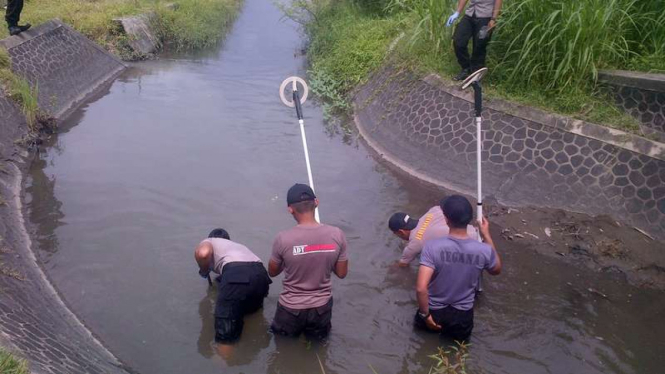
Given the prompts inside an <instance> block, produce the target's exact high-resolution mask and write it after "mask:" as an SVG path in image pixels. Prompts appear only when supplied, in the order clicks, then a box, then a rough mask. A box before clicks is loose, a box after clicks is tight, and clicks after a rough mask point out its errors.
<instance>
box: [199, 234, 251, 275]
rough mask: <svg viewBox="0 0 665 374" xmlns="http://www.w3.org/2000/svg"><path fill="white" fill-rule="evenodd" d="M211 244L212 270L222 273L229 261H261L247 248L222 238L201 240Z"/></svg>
mask: <svg viewBox="0 0 665 374" xmlns="http://www.w3.org/2000/svg"><path fill="white" fill-rule="evenodd" d="M203 243H210V244H211V245H212V251H213V259H214V265H213V268H212V271H214V272H215V273H217V274H222V268H223V267H224V265H226V264H228V263H229V262H261V259H260V258H258V257H257V256H256V255H255V254H254V253H252V251H250V250H249V248H247V247H245V246H244V245H242V244H240V243H236V242H232V241H230V240H226V239H222V238H208V239H205V240H203V241H202V242H201V244H203Z"/></svg>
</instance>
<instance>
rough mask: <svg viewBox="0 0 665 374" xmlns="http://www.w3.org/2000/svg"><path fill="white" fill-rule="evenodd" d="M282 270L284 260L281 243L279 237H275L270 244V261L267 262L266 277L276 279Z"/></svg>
mask: <svg viewBox="0 0 665 374" xmlns="http://www.w3.org/2000/svg"><path fill="white" fill-rule="evenodd" d="M282 270H284V258H283V257H282V241H281V239H280V235H277V236H276V237H275V241H273V242H272V252H271V254H270V261H268V275H270V276H271V277H273V278H274V277H276V276H278V275H280V274H281V273H282Z"/></svg>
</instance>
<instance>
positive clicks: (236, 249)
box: [194, 228, 272, 345]
mask: <svg viewBox="0 0 665 374" xmlns="http://www.w3.org/2000/svg"><path fill="white" fill-rule="evenodd" d="M194 258H195V259H196V263H197V264H198V265H199V275H200V276H201V277H202V278H204V279H207V278H208V277H209V276H210V272H215V273H217V274H220V276H219V277H218V278H217V280H216V281H217V282H218V283H219V293H218V294H217V304H216V305H215V341H216V342H217V343H221V344H222V345H228V344H230V343H233V342H235V341H236V340H238V339H239V338H240V334H241V333H242V329H243V326H244V322H243V317H244V316H245V315H246V314H251V313H254V312H256V311H257V310H259V309H261V308H262V307H263V299H264V298H265V297H266V296H268V290H269V287H270V283H272V281H271V280H270V277H268V273H267V272H266V269H265V267H263V263H262V262H261V259H260V258H258V257H257V256H256V255H255V254H254V253H252V251H250V250H249V249H248V248H247V247H245V246H244V245H242V244H240V243H236V242H233V241H231V238H230V237H229V233H228V232H226V230H224V229H220V228H218V229H214V230H212V231H211V232H210V234H209V235H208V239H205V240H203V241H202V242H201V243H200V244H199V245H198V247H197V248H196V250H195V251H194Z"/></svg>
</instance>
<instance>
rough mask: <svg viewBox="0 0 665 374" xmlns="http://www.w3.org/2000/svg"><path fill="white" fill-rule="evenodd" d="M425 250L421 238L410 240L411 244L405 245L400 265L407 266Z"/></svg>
mask: <svg viewBox="0 0 665 374" xmlns="http://www.w3.org/2000/svg"><path fill="white" fill-rule="evenodd" d="M422 250H423V242H422V241H420V240H410V241H409V244H407V245H406V247H404V251H402V257H401V258H400V259H399V262H398V265H399V267H407V266H409V264H410V263H411V261H413V260H414V259H415V258H416V256H418V255H419V254H420V252H422Z"/></svg>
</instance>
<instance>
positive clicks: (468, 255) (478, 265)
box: [415, 195, 501, 341]
mask: <svg viewBox="0 0 665 374" xmlns="http://www.w3.org/2000/svg"><path fill="white" fill-rule="evenodd" d="M441 209H443V214H444V215H445V217H446V223H447V224H448V226H449V227H450V234H449V235H448V236H447V237H444V238H440V239H434V240H430V241H428V242H427V243H425V247H424V248H423V252H422V255H421V256H420V268H419V269H418V280H417V281H416V296H417V299H418V311H417V312H416V316H415V324H416V326H419V327H422V328H427V329H429V330H432V331H439V332H440V333H441V335H444V336H447V337H450V338H452V339H454V340H458V341H463V340H466V339H468V337H469V336H470V335H471V331H472V330H473V303H474V299H475V295H476V289H477V287H478V282H479V279H480V273H481V272H482V271H483V270H487V272H488V273H490V274H491V275H499V274H500V273H501V257H500V256H499V253H498V252H497V250H496V247H495V246H494V242H493V241H492V237H491V235H490V231H489V221H488V220H487V218H485V217H483V219H482V223H481V224H480V235H481V237H482V238H483V240H484V243H480V242H478V241H477V240H474V239H471V238H470V237H469V236H468V235H467V225H468V224H469V223H470V222H471V220H472V219H473V208H472V207H471V203H469V200H467V199H466V198H465V197H463V196H459V195H452V196H450V197H448V198H446V199H444V200H443V201H442V202H441Z"/></svg>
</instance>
